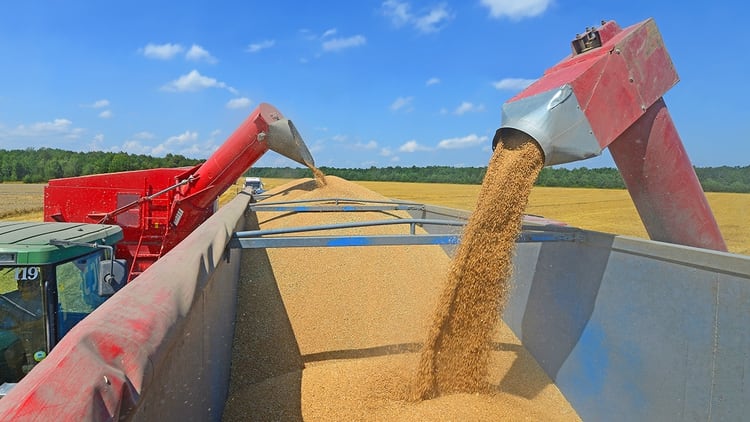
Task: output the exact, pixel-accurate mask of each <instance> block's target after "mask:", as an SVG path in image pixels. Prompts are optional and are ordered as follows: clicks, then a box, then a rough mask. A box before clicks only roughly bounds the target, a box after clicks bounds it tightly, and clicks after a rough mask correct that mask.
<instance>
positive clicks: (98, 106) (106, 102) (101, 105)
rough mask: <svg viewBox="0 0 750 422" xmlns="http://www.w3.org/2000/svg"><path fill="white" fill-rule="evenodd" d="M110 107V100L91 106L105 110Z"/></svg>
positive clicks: (98, 101) (96, 102) (99, 101)
mask: <svg viewBox="0 0 750 422" xmlns="http://www.w3.org/2000/svg"><path fill="white" fill-rule="evenodd" d="M108 106H109V100H97V101H94V104H91V107H92V108H104V107H108Z"/></svg>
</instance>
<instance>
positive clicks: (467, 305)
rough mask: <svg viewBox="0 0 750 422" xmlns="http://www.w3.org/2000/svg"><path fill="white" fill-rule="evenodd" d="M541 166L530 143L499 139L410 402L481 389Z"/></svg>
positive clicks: (536, 149)
mask: <svg viewBox="0 0 750 422" xmlns="http://www.w3.org/2000/svg"><path fill="white" fill-rule="evenodd" d="M543 164H544V161H543V156H542V153H541V151H540V149H539V147H538V146H537V144H536V142H534V140H533V139H531V138H528V137H526V136H525V135H523V134H521V133H520V132H519V135H517V136H515V137H513V138H509V139H505V140H504V141H503V143H502V144H499V146H498V148H497V149H496V150H495V153H494V154H493V156H492V159H491V161H490V164H489V166H488V168H487V174H486V175H485V178H484V181H483V183H482V189H481V191H480V192H479V198H478V200H477V204H478V205H477V209H476V210H475V211H474V213H473V214H472V215H471V218H470V219H469V222H468V224H467V225H466V229H465V231H464V234H463V236H462V239H461V244H460V245H459V247H458V250H457V251H456V256H455V257H454V259H453V262H452V264H451V266H450V270H449V272H448V280H447V283H446V286H445V288H444V290H443V293H442V295H441V296H440V302H439V304H438V307H437V309H436V311H435V315H434V317H433V323H432V326H431V327H430V331H429V334H428V337H427V341H426V342H425V344H424V348H423V350H422V356H421V360H420V366H419V372H418V375H417V380H416V384H415V391H414V394H415V399H428V398H432V397H435V396H436V395H439V394H443V393H455V392H469V393H471V392H483V391H488V389H489V388H490V385H488V384H487V370H488V367H487V365H488V360H489V357H490V347H491V340H492V338H491V335H492V330H493V329H494V327H495V325H496V324H497V322H498V315H500V314H501V313H502V307H503V306H504V303H505V300H506V297H507V296H508V293H509V291H510V286H509V281H510V274H511V269H512V253H513V250H514V249H515V240H516V238H517V237H518V234H519V233H520V231H521V221H522V218H523V211H524V209H525V208H526V204H527V202H528V198H529V194H530V193H531V188H532V186H533V185H534V181H535V180H536V178H537V176H538V175H539V171H540V170H541V168H542V165H543Z"/></svg>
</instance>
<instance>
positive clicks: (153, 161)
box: [0, 148, 750, 193]
mask: <svg viewBox="0 0 750 422" xmlns="http://www.w3.org/2000/svg"><path fill="white" fill-rule="evenodd" d="M201 161H202V160H196V159H190V158H186V157H183V156H181V155H173V154H167V155H166V156H165V157H151V156H147V155H136V154H128V153H124V152H102V151H92V152H71V151H64V150H60V149H52V148H39V149H34V148H28V149H25V150H3V149H0V182H24V183H43V182H46V181H48V180H49V179H56V178H61V177H74V176H83V175H89V174H99V173H112V172H118V171H127V170H142V169H150V168H164V167H185V166H194V165H196V164H199V163H200V162H201ZM320 170H321V171H323V173H325V174H328V175H332V176H338V177H341V178H344V179H347V180H361V181H389V182H424V183H457V184H481V183H482V179H483V178H484V174H485V172H486V171H487V167H449V166H426V167H417V166H411V167H400V166H396V167H369V168H335V167H320ZM695 171H696V174H697V175H698V179H699V180H700V182H701V184H702V185H703V189H704V190H705V191H707V192H741V193H750V165H748V166H745V167H729V166H721V167H697V168H696V169H695ZM246 175H252V176H258V177H269V178H271V177H274V178H290V179H298V178H301V177H312V173H311V171H310V170H309V169H307V168H294V167H253V168H251V169H250V170H248V171H247V172H246ZM536 185H537V186H553V187H581V188H599V189H623V188H624V187H625V183H624V182H623V180H622V176H621V175H620V172H619V171H618V170H617V169H615V168H586V167H580V168H575V169H567V168H562V167H557V168H556V167H545V168H544V169H542V171H541V173H540V174H539V178H538V179H537V181H536Z"/></svg>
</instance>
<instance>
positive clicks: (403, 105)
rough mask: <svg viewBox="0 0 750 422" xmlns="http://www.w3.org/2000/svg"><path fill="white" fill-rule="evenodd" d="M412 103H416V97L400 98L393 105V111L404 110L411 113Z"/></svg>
mask: <svg viewBox="0 0 750 422" xmlns="http://www.w3.org/2000/svg"><path fill="white" fill-rule="evenodd" d="M412 101H414V97H398V98H396V100H395V101H394V102H393V103H392V104H391V110H393V111H398V110H401V109H404V110H405V111H411V103H412Z"/></svg>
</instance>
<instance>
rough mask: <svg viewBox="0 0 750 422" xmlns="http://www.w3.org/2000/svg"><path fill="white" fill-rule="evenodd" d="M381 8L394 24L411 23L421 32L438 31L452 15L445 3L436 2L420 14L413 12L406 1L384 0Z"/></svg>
mask: <svg viewBox="0 0 750 422" xmlns="http://www.w3.org/2000/svg"><path fill="white" fill-rule="evenodd" d="M381 10H382V11H383V15H385V16H386V17H388V18H389V19H390V20H391V23H392V24H393V25H394V26H396V27H402V26H404V25H411V26H413V27H414V29H416V30H417V31H419V32H423V33H429V32H437V31H440V30H441V29H443V28H444V27H445V25H446V24H447V23H448V21H450V20H451V19H453V17H454V15H453V13H452V12H451V10H450V9H449V8H448V6H446V5H445V3H441V4H438V5H437V6H434V7H432V8H431V9H428V10H425V11H424V12H422V13H420V14H414V13H412V12H411V5H410V4H409V3H408V2H404V1H398V0H386V1H384V2H383V3H382V5H381Z"/></svg>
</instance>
